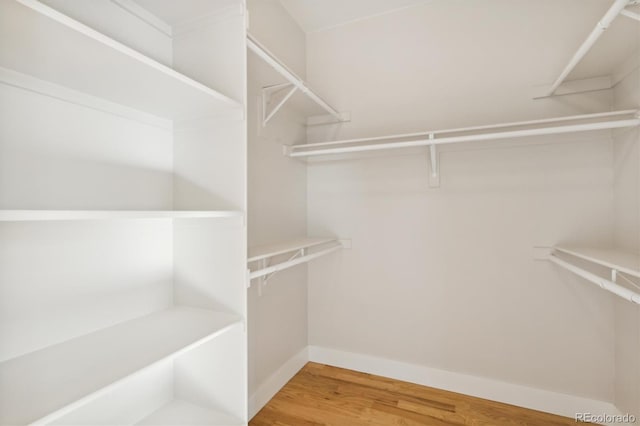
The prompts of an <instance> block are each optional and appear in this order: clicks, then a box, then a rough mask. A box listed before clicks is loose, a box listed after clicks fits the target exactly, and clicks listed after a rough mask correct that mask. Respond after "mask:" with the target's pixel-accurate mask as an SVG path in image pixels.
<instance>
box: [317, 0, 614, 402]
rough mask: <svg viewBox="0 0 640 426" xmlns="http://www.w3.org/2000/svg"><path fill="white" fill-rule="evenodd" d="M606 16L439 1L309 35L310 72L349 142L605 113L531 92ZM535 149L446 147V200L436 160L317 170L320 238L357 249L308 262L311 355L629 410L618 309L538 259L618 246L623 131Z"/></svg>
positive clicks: (587, 98) (537, 5) (587, 100)
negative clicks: (557, 247) (618, 138)
mask: <svg viewBox="0 0 640 426" xmlns="http://www.w3.org/2000/svg"><path fill="white" fill-rule="evenodd" d="M602 6H603V5H602V4H601V3H598V2H585V4H584V7H583V8H581V12H580V13H579V14H577V13H573V12H575V11H573V12H571V13H570V10H569V9H571V6H570V5H569V2H567V3H566V4H565V3H561V4H559V3H558V2H550V1H543V2H511V1H505V0H488V1H485V2H482V6H481V7H480V6H476V5H475V4H474V5H470V3H469V2H464V1H438V2H430V3H427V4H426V5H424V6H420V7H415V8H410V9H405V10H402V11H398V12H395V13H390V14H387V15H383V16H378V17H374V18H371V19H367V20H363V21H359V22H355V23H351V24H348V25H345V26H341V27H337V28H335V29H331V30H327V31H321V32H316V33H310V34H308V35H307V75H308V79H309V81H310V83H311V84H312V85H313V86H314V87H315V88H317V90H318V91H319V92H320V93H322V94H323V95H324V96H325V97H326V98H327V99H330V100H331V101H332V102H333V103H335V104H336V107H337V108H338V109H339V110H343V111H350V112H351V115H352V120H353V121H352V122H351V123H349V124H345V125H344V126H343V127H342V129H341V130H340V131H339V132H338V136H339V137H340V138H343V137H350V136H367V135H378V134H389V133H395V132H407V131H417V130H427V129H433V128H436V129H437V128H447V127H459V126H467V125H473V124H488V123H492V122H505V121H512V120H522V119H534V118H539V117H551V116H562V115H571V114H580V113H588V112H599V111H606V110H609V109H610V107H611V99H612V97H611V93H609V92H607V91H605V92H598V93H590V94H584V95H575V96H568V97H561V98H554V99H546V100H539V101H533V100H532V99H531V97H530V93H531V88H532V86H535V85H539V84H544V83H550V82H551V81H553V79H554V78H555V77H556V75H557V73H558V72H559V70H560V69H561V68H562V66H563V65H564V64H565V62H566V60H567V57H566V56H565V55H564V54H563V53H562V52H558V51H557V50H555V49H549V46H553V45H554V44H555V43H558V40H559V39H561V37H562V36H563V34H564V32H563V31H566V27H567V26H572V25H584V23H585V22H591V21H589V19H591V18H596V17H598V16H600V15H601V14H602V10H601V9H602ZM564 7H566V8H567V10H566V11H565V12H566V13H556V12H558V11H559V9H562V8H564ZM561 11H562V10H561ZM551 12H553V13H551ZM594 22H595V21H594ZM541 28H544V31H541V30H540V29H541ZM587 31H588V29H587ZM310 137H311V138H313V139H322V138H324V137H326V135H323V134H321V133H319V132H317V131H314V132H312V133H310ZM525 142H528V143H527V144H526V145H527V146H523V147H509V144H508V143H495V144H485V145H482V146H479V147H475V148H473V149H466V150H449V151H447V152H442V153H441V157H440V159H441V187H440V188H439V189H432V188H429V187H428V184H427V182H428V177H427V166H426V164H427V156H426V153H425V152H420V153H418V154H415V153H409V154H407V153H404V154H403V153H395V154H392V155H390V156H388V157H381V156H371V157H367V158H364V159H358V160H353V159H351V160H350V159H344V160H340V161H328V162H327V161H324V162H323V161H320V162H312V163H310V165H309V167H308V171H307V173H308V208H307V211H308V225H309V233H310V234H318V235H323V234H329V235H333V234H335V235H340V236H341V237H344V238H352V240H353V249H352V250H350V251H344V252H343V253H342V254H339V255H336V256H328V257H326V258H323V259H320V260H318V261H316V262H315V263H312V264H311V265H310V266H309V343H310V345H315V346H322V347H329V348H335V349H340V350H344V351H350V352H356V353H362V354H368V355H373V356H378V357H383V358H388V359H393V360H398V361H404V362H409V363H413V364H418V365H423V366H430V367H435V368H441V369H444V370H451V371H456V372H462V373H467V374H471V375H477V376H484V377H490V378H493V379H497V380H502V381H505V382H511V383H517V384H523V385H527V386H532V387H536V388H540V389H547V390H552V391H557V392H562V393H568V394H573V395H578V396H584V397H589V398H593V399H599V400H603V401H612V400H613V396H614V383H613V375H614V336H613V333H612V330H613V329H614V312H613V306H614V305H613V300H612V297H611V296H610V295H607V294H606V293H603V292H601V291H600V290H598V289H597V288H594V287H593V286H590V285H588V284H586V283H585V282H584V281H581V280H579V279H577V278H575V277H573V276H571V274H569V273H566V272H564V271H561V270H559V269H558V268H556V267H554V266H552V265H550V264H548V263H545V262H536V261H534V260H533V253H532V248H533V247H534V246H537V245H553V244H555V243H561V242H571V243H584V244H610V243H611V242H612V229H613V206H612V203H611V199H612V184H613V172H612V167H611V164H612V161H613V152H612V142H611V136H610V134H609V133H607V132H603V133H592V134H581V135H575V136H569V137H563V138H553V137H546V138H538V139H532V140H529V141H525V140H520V141H519V142H518V143H519V144H523V143H525ZM560 142H562V143H560Z"/></svg>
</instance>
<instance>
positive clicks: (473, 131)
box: [285, 110, 640, 157]
mask: <svg viewBox="0 0 640 426" xmlns="http://www.w3.org/2000/svg"><path fill="white" fill-rule="evenodd" d="M639 125H640V111H638V110H621V111H610V112H604V113H596V114H582V115H574V116H567V117H556V118H548V119H541V120H530V121H519V122H511V123H500V124H491V125H487V126H475V127H464V128H457V129H446V130H431V131H425V132H418V133H404V134H397V135H387V136H375V137H367V138H357V139H344V140H339V141H329V142H318V143H308V144H298V145H285V152H286V154H287V155H288V156H289V157H312V156H319V155H332V154H348V153H357V152H367V151H381V150H393V149H405V148H416V147H434V148H435V147H437V146H442V145H449V144H456V143H463V142H466V143H474V142H484V141H491V140H501V139H512V138H521V137H531V136H545V135H559V134H565V133H576V132H587V131H596V130H609V129H618V128H625V127H637V126H639Z"/></svg>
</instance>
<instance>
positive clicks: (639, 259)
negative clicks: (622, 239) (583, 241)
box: [554, 246, 640, 278]
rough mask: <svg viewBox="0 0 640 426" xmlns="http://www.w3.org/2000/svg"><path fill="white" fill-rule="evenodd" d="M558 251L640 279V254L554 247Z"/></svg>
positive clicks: (610, 250) (611, 250) (612, 250)
mask: <svg viewBox="0 0 640 426" xmlns="http://www.w3.org/2000/svg"><path fill="white" fill-rule="evenodd" d="M554 249H555V250H556V251H559V252H561V253H566V254H568V255H571V256H575V257H577V258H580V259H583V260H586V261H589V262H592V263H595V264H597V265H600V266H604V267H606V268H609V269H615V270H616V271H618V272H622V273H625V274H628V275H631V276H634V277H638V278H640V254H637V253H630V252H624V251H621V250H617V249H597V248H585V247H562V246H560V247H554Z"/></svg>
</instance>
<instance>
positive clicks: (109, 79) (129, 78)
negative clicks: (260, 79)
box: [0, 0, 240, 119]
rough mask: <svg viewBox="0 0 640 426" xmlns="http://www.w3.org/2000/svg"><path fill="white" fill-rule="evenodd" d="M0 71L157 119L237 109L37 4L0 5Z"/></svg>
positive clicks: (23, 0) (19, 0) (30, 0)
mask: <svg viewBox="0 0 640 426" xmlns="http://www.w3.org/2000/svg"><path fill="white" fill-rule="evenodd" d="M36 29H37V30H36ZM0 66H2V67H6V68H9V69H12V70H14V71H17V72H20V73H24V74H28V75H30V76H33V77H36V78H39V79H42V80H45V81H48V82H51V83H55V84H58V85H61V86H65V87H68V88H70V89H73V90H77V91H80V92H83V93H86V94H89V95H92V96H96V97H99V98H102V99H106V100H109V101H111V102H115V103H118V104H121V105H126V106H128V107H131V108H134V109H137V110H141V111H145V112H148V113H150V114H153V115H155V116H158V117H162V118H168V119H180V118H191V117H201V116H204V115H208V114H217V113H221V112H223V111H231V110H239V109H240V104H239V103H238V102H236V101H234V100H232V99H230V98H229V97H227V96H225V95H223V94H221V93H219V92H217V91H216V90H214V89H212V88H210V87H207V86H205V85H203V84H201V83H199V82H197V81H195V80H193V79H191V78H189V77H186V76H184V75H182V74H180V73H178V72H177V71H175V70H173V69H171V68H170V67H167V66H166V65H163V64H161V63H159V62H157V61H155V60H153V59H151V58H149V57H147V56H145V55H143V54H141V53H139V52H137V51H135V50H133V49H131V48H129V47H127V46H125V45H123V44H122V43H119V42H117V41H115V40H113V39H111V38H109V37H107V36H105V35H103V34H101V33H99V32H97V31H95V30H93V29H91V28H89V27H87V26H86V25H84V24H82V23H80V22H78V21H75V20H73V19H71V18H69V17H68V16H66V15H63V14H61V13H60V12H58V11H56V10H55V9H53V8H51V7H49V6H46V5H44V4H42V3H40V2H39V1H37V0H3V1H2V2H0Z"/></svg>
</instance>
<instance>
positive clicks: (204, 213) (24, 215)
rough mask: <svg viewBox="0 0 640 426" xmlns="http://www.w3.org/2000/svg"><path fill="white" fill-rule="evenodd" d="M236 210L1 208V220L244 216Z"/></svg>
mask: <svg viewBox="0 0 640 426" xmlns="http://www.w3.org/2000/svg"><path fill="white" fill-rule="evenodd" d="M242 214H243V213H242V212H240V211H234V210H0V222H24V221H58V220H112V219H198V218H227V217H242Z"/></svg>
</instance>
